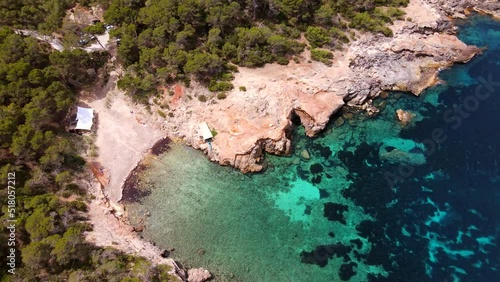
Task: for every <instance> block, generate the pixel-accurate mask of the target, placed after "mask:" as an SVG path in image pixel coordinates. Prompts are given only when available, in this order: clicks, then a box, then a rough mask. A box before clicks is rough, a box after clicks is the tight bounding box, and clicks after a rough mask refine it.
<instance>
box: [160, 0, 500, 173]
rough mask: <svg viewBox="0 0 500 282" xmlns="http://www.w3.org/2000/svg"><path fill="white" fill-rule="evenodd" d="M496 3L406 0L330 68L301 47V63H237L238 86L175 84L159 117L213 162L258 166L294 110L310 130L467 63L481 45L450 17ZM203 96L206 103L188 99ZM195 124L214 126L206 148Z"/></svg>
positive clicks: (286, 141)
mask: <svg viewBox="0 0 500 282" xmlns="http://www.w3.org/2000/svg"><path fill="white" fill-rule="evenodd" d="M498 6H499V3H498V2H496V1H487V2H479V1H464V0H462V1H451V2H450V1H436V0H412V1H410V4H409V5H408V7H407V8H406V14H407V19H406V20H404V21H396V22H395V23H394V25H392V26H391V29H392V30H393V32H394V37H389V38H388V37H384V36H381V35H371V34H370V35H368V34H363V35H359V39H358V40H356V41H354V42H352V43H350V44H348V46H347V47H346V48H345V49H344V50H342V51H339V52H336V54H335V60H334V63H333V65H332V67H327V66H324V65H323V64H321V63H317V62H311V61H310V60H309V56H310V54H308V51H306V52H305V53H304V54H303V56H302V57H301V58H300V62H299V63H295V62H290V64H289V65H288V66H280V65H276V64H272V65H267V66H265V67H264V68H260V69H248V68H240V70H239V73H236V74H235V79H234V81H233V84H234V85H235V86H236V87H235V88H236V89H234V90H232V91H230V92H228V93H227V98H225V99H217V98H216V97H215V95H214V94H213V93H210V92H208V90H206V89H204V88H203V87H201V86H199V85H198V86H197V85H195V86H194V87H191V88H184V87H182V86H180V85H176V86H175V87H176V90H177V91H176V94H175V95H174V96H173V97H172V96H169V95H165V96H164V102H166V103H168V105H169V108H170V109H171V115H169V118H168V119H166V120H164V119H159V120H158V121H159V123H161V127H162V128H163V129H165V130H166V131H168V132H169V134H170V135H171V136H172V137H174V138H180V139H182V140H183V141H184V142H185V143H187V144H188V145H191V146H193V147H194V148H197V149H201V150H204V151H205V153H206V154H207V155H208V157H209V158H210V159H211V160H212V161H215V162H218V163H219V164H221V165H229V166H233V167H236V168H238V169H240V170H241V171H242V172H244V173H247V172H258V171H260V170H262V169H264V168H265V162H264V153H266V152H267V153H271V154H276V155H287V154H289V153H290V148H291V140H290V138H289V136H288V134H287V132H289V129H290V126H291V118H292V116H293V115H296V116H298V117H299V118H300V120H301V123H302V125H303V126H304V127H305V130H306V134H307V135H308V136H314V135H316V134H317V133H319V132H320V131H322V130H323V129H324V128H325V126H326V124H327V123H328V121H329V120H330V116H331V115H333V114H334V113H336V112H337V111H338V110H339V109H340V108H341V107H342V106H343V105H345V104H349V105H356V106H360V107H363V108H364V109H365V110H367V111H371V112H377V111H378V109H376V108H375V107H374V106H373V105H371V100H372V99H373V98H375V97H377V96H378V95H379V94H380V93H382V92H383V91H388V90H391V91H395V90H397V91H406V92H411V93H413V94H415V95H419V94H420V93H421V92H422V91H423V90H424V89H426V88H428V87H430V86H432V85H434V84H436V83H437V82H438V73H439V71H440V70H442V69H444V68H447V67H449V66H451V65H452V64H454V63H465V62H468V61H469V60H470V59H471V58H472V57H474V56H475V55H476V54H478V53H480V52H481V50H480V49H479V48H478V47H475V46H467V45H466V44H464V43H463V42H461V41H460V40H459V39H458V38H457V37H456V35H455V34H456V31H457V29H456V27H455V26H454V24H453V19H452V18H451V17H454V18H462V17H465V16H466V15H467V14H469V13H470V10H473V9H475V10H478V11H484V12H487V13H489V14H492V15H498V10H499V9H498ZM410 17H411V19H410ZM239 86H243V87H244V88H245V91H242V90H241V89H239ZM177 92H178V93H179V94H177ZM202 95H203V96H205V97H209V101H208V102H202V101H198V99H193V96H194V97H200V96H202ZM200 100H201V99H200ZM200 122H207V123H208V125H209V126H210V128H211V129H212V130H214V131H215V132H217V135H216V136H215V137H214V139H213V142H212V146H211V148H209V147H208V145H207V144H206V143H205V142H203V140H201V136H200V133H199V132H198V125H199V123H200Z"/></svg>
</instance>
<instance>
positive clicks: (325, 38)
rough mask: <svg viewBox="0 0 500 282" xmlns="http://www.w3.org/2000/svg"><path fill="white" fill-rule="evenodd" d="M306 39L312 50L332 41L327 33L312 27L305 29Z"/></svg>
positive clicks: (320, 28) (322, 29) (319, 28)
mask: <svg viewBox="0 0 500 282" xmlns="http://www.w3.org/2000/svg"><path fill="white" fill-rule="evenodd" d="M306 38H307V40H308V41H309V43H310V44H311V46H312V47H313V48H317V47H322V46H323V45H325V44H328V43H330V42H331V41H332V39H331V38H330V36H329V35H328V32H327V31H326V30H325V29H324V28H322V27H314V26H310V27H308V28H307V30H306Z"/></svg>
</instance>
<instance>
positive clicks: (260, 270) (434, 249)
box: [122, 15, 500, 281]
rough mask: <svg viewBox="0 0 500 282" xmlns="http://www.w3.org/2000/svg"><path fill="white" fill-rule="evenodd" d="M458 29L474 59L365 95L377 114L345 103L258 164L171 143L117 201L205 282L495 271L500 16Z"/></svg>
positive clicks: (499, 227)
mask: <svg viewBox="0 0 500 282" xmlns="http://www.w3.org/2000/svg"><path fill="white" fill-rule="evenodd" d="M459 26H460V31H459V34H458V36H459V39H460V40H462V41H463V42H465V43H466V44H469V45H476V46H479V47H487V49H486V50H484V53H483V54H482V55H480V56H478V57H476V58H474V59H473V60H471V61H470V62H469V63H467V64H462V65H455V66H453V67H452V68H450V69H448V70H445V71H443V72H442V73H441V74H440V78H441V79H442V80H443V83H441V84H439V85H437V86H435V87H433V88H431V89H428V90H426V91H424V92H423V93H422V94H421V95H420V97H415V96H412V95H410V94H404V93H398V92H391V93H389V94H388V95H387V97H381V98H377V99H375V100H374V101H373V105H375V106H376V107H377V108H379V109H381V111H380V113H379V114H378V115H377V116H374V117H370V116H368V115H367V114H366V113H365V112H358V111H357V110H356V109H355V108H348V107H344V108H342V110H341V111H340V112H338V113H337V114H335V115H334V116H333V117H332V118H331V121H330V123H329V124H328V126H327V127H326V129H325V130H324V131H323V132H322V133H320V134H319V135H318V136H316V137H314V138H309V137H305V135H306V134H305V133H306V132H305V130H304V128H303V127H302V126H299V125H298V122H296V126H294V127H293V132H292V138H291V140H292V142H293V143H292V155H291V156H290V157H277V156H272V155H266V162H268V164H269V165H268V169H267V170H266V171H264V172H263V173H259V174H247V175H244V174H242V173H241V172H239V171H237V170H234V169H232V168H229V167H222V166H219V165H218V164H215V163H212V162H210V161H209V160H208V159H207V158H206V157H205V156H203V154H202V152H200V151H197V150H195V149H192V148H189V147H186V146H183V145H180V144H177V143H173V144H171V145H170V149H169V151H168V152H166V153H164V154H162V155H160V156H159V158H158V159H156V158H155V159H151V160H150V162H149V164H150V167H149V168H148V169H147V170H145V171H144V172H142V173H141V180H140V186H141V187H140V189H142V190H145V191H147V192H146V193H144V195H143V197H140V198H137V199H135V200H136V201H135V202H134V201H129V202H122V203H123V204H124V205H125V207H126V210H127V213H128V219H129V220H130V222H131V224H132V225H137V224H139V223H143V224H144V230H143V232H142V235H143V237H144V238H145V239H147V240H149V241H151V242H154V243H156V244H157V245H158V246H159V247H161V248H163V249H172V248H174V249H175V250H174V251H171V252H170V256H171V257H172V258H174V259H175V260H178V261H180V262H181V263H182V264H183V265H184V266H186V267H203V268H206V269H209V270H210V271H211V272H212V273H214V275H215V281H340V280H344V281H387V280H391V281H445V280H448V281H494V280H495V278H494V277H498V275H499V267H500V261H499V256H498V246H497V245H498V242H497V240H496V238H498V236H499V232H500V222H499V219H500V215H499V214H498V210H499V201H500V190H499V181H500V169H499V163H498V159H499V157H500V147H499V144H500V135H499V134H498V132H497V130H496V129H497V126H496V124H498V123H499V122H500V114H499V110H500V85H499V82H498V81H500V77H499V76H498V71H499V70H500V65H499V61H500V60H499V57H500V45H499V42H500V23H499V22H497V21H494V20H492V19H491V18H488V17H485V16H479V15H473V16H471V18H470V19H468V20H466V21H463V22H460V25H459ZM478 89H479V90H478ZM384 96H385V95H384ZM398 109H402V110H404V111H406V112H408V113H411V116H412V121H410V123H409V124H407V125H402V124H401V122H400V121H399V120H398V119H397V118H396V111H397V110H398ZM436 130H437V131H436ZM436 132H438V133H436ZM426 140H432V142H429V141H426ZM146 214H148V216H146Z"/></svg>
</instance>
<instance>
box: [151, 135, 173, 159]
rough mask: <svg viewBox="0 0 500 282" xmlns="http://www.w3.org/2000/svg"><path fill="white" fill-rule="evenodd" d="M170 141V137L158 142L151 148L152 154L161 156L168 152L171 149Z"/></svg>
mask: <svg viewBox="0 0 500 282" xmlns="http://www.w3.org/2000/svg"><path fill="white" fill-rule="evenodd" d="M170 141H171V140H170V138H168V137H165V138H162V139H160V140H158V141H156V143H155V144H154V145H153V147H152V148H151V154H153V155H155V156H159V155H161V154H163V153H165V152H167V151H168V150H169V149H170Z"/></svg>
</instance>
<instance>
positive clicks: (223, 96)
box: [217, 92, 227, 100]
mask: <svg viewBox="0 0 500 282" xmlns="http://www.w3.org/2000/svg"><path fill="white" fill-rule="evenodd" d="M226 97H227V95H226V93H224V92H221V93H219V94H217V99H219V100H224V99H226Z"/></svg>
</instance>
